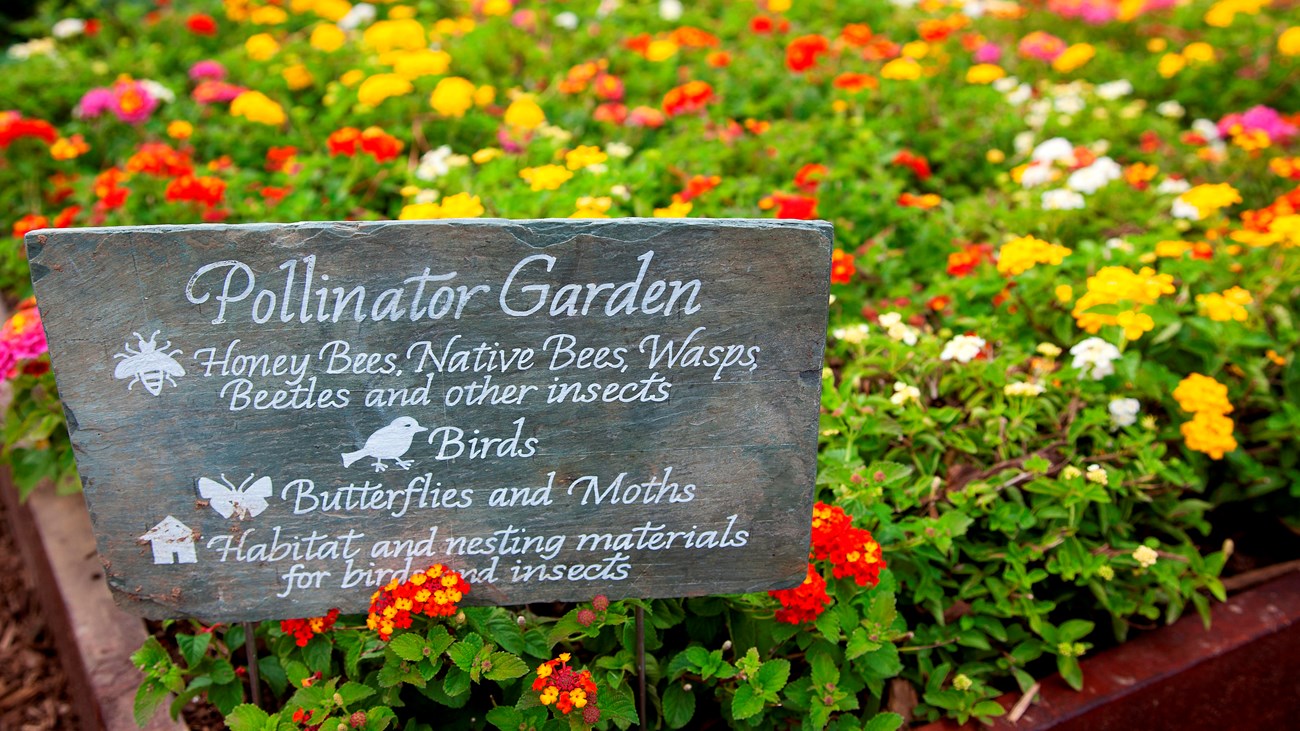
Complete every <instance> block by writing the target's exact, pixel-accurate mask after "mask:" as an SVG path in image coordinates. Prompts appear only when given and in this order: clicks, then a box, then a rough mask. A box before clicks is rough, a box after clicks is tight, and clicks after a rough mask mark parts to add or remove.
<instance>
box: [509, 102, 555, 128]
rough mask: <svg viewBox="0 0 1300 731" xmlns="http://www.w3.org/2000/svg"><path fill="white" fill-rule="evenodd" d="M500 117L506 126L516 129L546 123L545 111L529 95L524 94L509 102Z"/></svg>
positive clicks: (534, 126)
mask: <svg viewBox="0 0 1300 731" xmlns="http://www.w3.org/2000/svg"><path fill="white" fill-rule="evenodd" d="M502 119H503V121H505V123H506V125H507V126H509V127H511V128H514V129H516V130H530V129H537V128H538V127H540V126H542V125H543V124H545V123H546V113H545V112H543V111H542V108H541V107H540V106H538V104H537V102H536V101H535V100H534V99H533V97H532V96H531V95H527V94H525V95H523V96H520V97H519V98H517V99H515V100H514V101H512V102H510V106H508V107H506V113H505V116H504V117H503V118H502Z"/></svg>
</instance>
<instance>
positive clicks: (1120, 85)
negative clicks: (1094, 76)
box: [1097, 79, 1133, 99]
mask: <svg viewBox="0 0 1300 731" xmlns="http://www.w3.org/2000/svg"><path fill="white" fill-rule="evenodd" d="M1132 93H1133V84H1132V83H1130V82H1129V81H1128V80H1127V79H1120V80H1118V81H1107V82H1106V83H1104V84H1100V85H1098V86H1097V96H1099V97H1101V98H1102V99H1118V98H1120V97H1122V96H1128V95H1129V94H1132Z"/></svg>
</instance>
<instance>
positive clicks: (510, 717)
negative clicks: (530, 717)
mask: <svg viewBox="0 0 1300 731" xmlns="http://www.w3.org/2000/svg"><path fill="white" fill-rule="evenodd" d="M484 718H486V719H487V722H488V723H490V724H492V725H493V726H496V727H497V728H499V729H501V731H518V730H519V729H520V728H527V727H526V726H525V725H524V714H523V712H522V711H520V710H519V709H518V708H515V707H514V706H497V707H496V708H493V709H492V710H490V711H488V712H487V714H486V715H485V716H484Z"/></svg>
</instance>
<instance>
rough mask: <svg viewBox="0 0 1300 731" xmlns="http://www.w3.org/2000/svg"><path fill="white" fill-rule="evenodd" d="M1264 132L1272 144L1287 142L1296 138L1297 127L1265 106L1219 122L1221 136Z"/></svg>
mask: <svg viewBox="0 0 1300 731" xmlns="http://www.w3.org/2000/svg"><path fill="white" fill-rule="evenodd" d="M1243 132H1244V133H1247V134H1249V133H1252V132H1263V133H1264V134H1265V135H1267V136H1268V141H1269V142H1270V143H1274V144H1276V143H1279V142H1286V141H1287V140H1289V139H1291V138H1292V137H1294V136H1295V134H1296V132H1297V130H1296V127H1295V125H1292V124H1287V122H1286V120H1284V119H1282V115H1281V114H1278V112H1277V110H1276V109H1273V108H1271V107H1266V106H1263V105H1260V106H1256V107H1251V108H1250V109H1247V110H1246V112H1245V113H1244V114H1243V113H1241V112H1233V113H1232V114H1229V115H1228V116H1226V117H1224V118H1223V119H1221V120H1219V134H1220V135H1221V136H1223V137H1229V136H1231V135H1234V134H1238V133H1243Z"/></svg>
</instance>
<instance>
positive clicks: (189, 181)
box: [166, 175, 226, 208]
mask: <svg viewBox="0 0 1300 731" xmlns="http://www.w3.org/2000/svg"><path fill="white" fill-rule="evenodd" d="M225 195H226V181H224V180H222V179H221V178H218V177H214V176H211V175H203V176H199V177H195V176H193V175H182V176H181V177H179V178H176V179H175V180H173V181H171V182H170V183H168V184H167V191H166V198H167V200H169V201H191V202H193V203H202V204H203V205H205V206H207V207H208V208H212V207H213V206H216V205H217V204H218V203H220V202H221V199H222V198H224V197H225Z"/></svg>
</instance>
